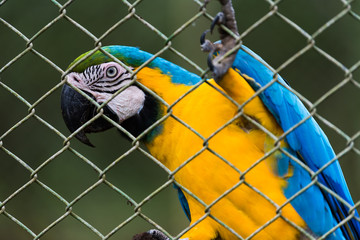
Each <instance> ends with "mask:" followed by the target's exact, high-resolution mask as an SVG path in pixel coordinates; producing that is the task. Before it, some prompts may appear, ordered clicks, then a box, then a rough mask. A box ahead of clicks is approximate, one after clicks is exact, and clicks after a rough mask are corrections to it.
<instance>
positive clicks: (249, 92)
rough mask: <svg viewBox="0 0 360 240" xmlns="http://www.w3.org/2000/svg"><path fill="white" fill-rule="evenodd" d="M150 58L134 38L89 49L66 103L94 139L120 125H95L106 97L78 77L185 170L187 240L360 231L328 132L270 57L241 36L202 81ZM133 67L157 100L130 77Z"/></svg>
mask: <svg viewBox="0 0 360 240" xmlns="http://www.w3.org/2000/svg"><path fill="white" fill-rule="evenodd" d="M104 52H106V53H108V54H110V55H112V56H113V57H115V58H116V59H117V60H118V61H120V62H121V63H122V64H119V62H118V61H114V60H113V59H112V58H111V57H109V56H108V54H105V53H104ZM85 55H89V56H88V57H86V59H82V58H83V57H84V56H85ZM152 57H153V55H151V54H149V53H147V52H144V51H141V50H140V49H138V48H135V47H129V46H108V47H103V48H102V50H101V51H97V52H95V53H93V54H88V53H85V54H83V55H81V56H80V57H79V58H77V59H76V60H75V61H74V62H73V63H72V64H71V65H70V69H72V71H71V72H70V73H69V74H67V76H66V82H67V84H65V85H64V87H63V90H62V96H61V107H62V113H63V117H64V120H65V123H66V125H67V127H68V128H69V130H70V131H71V132H74V131H77V134H76V137H77V138H78V139H79V140H81V141H82V142H84V143H86V144H90V142H89V140H88V138H87V137H86V133H91V132H98V131H104V130H106V129H109V128H111V127H112V124H110V123H109V122H108V121H106V120H104V119H103V118H98V119H96V120H95V121H93V122H91V123H89V122H88V120H90V119H92V118H93V117H94V116H95V115H96V114H97V107H96V106H95V105H94V104H92V103H91V102H90V101H89V100H88V99H87V98H85V97H84V96H83V95H81V94H80V93H78V92H77V91H76V90H74V87H75V88H78V89H80V90H81V91H83V92H85V93H86V94H87V95H88V96H89V97H90V98H92V99H93V100H94V101H96V102H97V103H99V104H101V103H104V102H107V104H106V105H105V106H104V108H103V111H104V114H105V115H106V116H108V117H110V118H111V119H112V120H114V121H115V122H117V123H119V124H120V125H121V126H122V127H124V128H125V129H126V130H127V131H128V132H130V133H131V134H132V135H134V136H139V135H140V134H141V133H142V132H144V131H145V130H147V131H148V132H147V134H145V135H144V136H143V137H142V138H141V141H142V142H143V143H144V144H145V145H146V147H147V148H148V150H149V152H150V153H151V155H153V156H154V157H155V158H156V159H158V160H159V161H160V162H161V163H163V164H164V165H165V166H166V167H167V168H168V169H169V170H170V171H176V173H175V174H174V178H175V180H176V183H177V185H176V188H177V190H178V193H179V198H180V202H181V205H182V207H183V209H184V211H185V213H186V215H187V217H188V218H189V220H190V221H191V225H192V224H194V226H192V227H191V228H190V230H189V231H187V232H186V233H185V234H184V235H183V236H182V237H181V239H189V240H212V239H224V240H225V239H226V240H227V239H238V238H237V236H241V237H242V238H248V237H251V239H262V240H264V239H287V240H290V239H308V238H311V237H313V238H318V237H322V236H323V237H324V236H325V237H326V239H360V225H359V222H358V220H356V217H357V218H358V219H359V215H358V213H357V211H356V210H355V209H354V208H353V206H354V203H353V200H352V199H351V196H350V193H349V190H348V188H347V185H346V182H345V179H344V176H343V173H342V171H341V168H340V165H339V163H338V161H337V160H336V156H335V154H334V151H333V150H332V148H331V145H330V143H329V141H328V139H327V137H326V135H325V134H324V132H323V131H322V130H321V128H320V127H319V125H318V124H317V123H316V121H315V120H314V118H313V117H312V116H311V115H310V114H309V112H308V111H307V109H306V108H305V106H304V105H303V104H302V103H301V101H300V100H299V98H298V97H297V96H296V95H295V94H294V93H293V92H292V91H291V88H290V86H289V85H288V84H287V83H286V82H285V81H284V80H283V79H282V78H281V76H279V75H277V80H276V81H273V75H274V74H273V72H272V71H270V70H269V69H270V68H269V66H268V65H267V63H266V62H265V61H264V60H262V59H261V58H260V57H259V56H258V55H256V54H255V53H254V52H252V51H251V50H250V49H248V48H246V47H245V46H242V47H241V49H240V50H239V51H238V52H237V53H236V54H234V59H233V61H231V64H230V65H229V67H228V68H227V69H225V70H224V71H222V73H221V74H220V75H221V76H220V77H219V76H217V77H216V81H215V80H214V79H209V80H206V82H204V83H202V84H200V85H199V86H198V87H197V88H195V89H194V86H195V85H197V84H199V83H200V82H201V81H202V79H201V78H200V77H199V76H197V75H195V74H193V73H191V72H189V71H187V70H185V69H183V68H181V67H179V66H177V65H175V64H173V63H171V62H168V61H166V60H164V59H162V58H160V57H157V58H155V59H154V60H152V61H151V62H150V63H149V64H147V65H146V66H145V67H143V68H141V69H138V68H139V66H140V65H142V64H143V63H144V62H146V61H147V60H148V59H150V58H152ZM81 59H82V60H81ZM79 60H81V61H79ZM123 65H126V66H127V68H125V67H124V66H123ZM211 67H212V68H213V70H222V69H220V68H217V69H214V65H212V66H211ZM216 67H217V66H215V68H216ZM127 69H132V70H134V71H138V72H137V74H136V81H137V82H138V83H140V84H141V85H143V86H145V87H146V88H147V89H149V90H150V91H151V92H153V93H155V94H156V95H157V96H159V98H158V97H155V96H154V95H153V94H152V93H150V92H149V91H148V90H144V88H143V87H142V86H141V85H139V84H137V83H133V82H132V74H131V72H129V71H128V70H127ZM220 72H221V71H220ZM270 82H273V83H272V84H269V83H270ZM265 86H266V87H265ZM119 89H123V91H121V92H120V93H119V94H117V95H116V96H113V94H114V93H116V92H117V91H118V90H119ZM225 95H227V96H225ZM180 97H183V98H182V99H181V100H180V101H178V102H177V100H178V99H179V98H180ZM230 98H231V99H230ZM174 103H175V104H174ZM173 104H174V105H173ZM168 106H171V108H169V107H168ZM239 106H241V107H240V108H239ZM169 112H171V115H170V116H169V117H168V118H166V119H165V120H163V121H161V122H159V124H157V125H156V126H154V125H153V124H154V123H155V122H156V121H157V120H159V119H160V118H162V117H163V116H165V115H166V114H169ZM87 122H88V123H87ZM85 123H87V125H86V126H85V127H82V128H80V127H81V126H82V125H83V124H85ZM188 126H190V127H191V129H192V130H190V129H189V127H188ZM149 127H151V128H150V129H151V130H149ZM79 128H80V129H79ZM264 129H266V131H264ZM214 133H215V134H214ZM284 133H285V134H284ZM274 147H276V148H275V149H274ZM184 163H186V164H184ZM192 195H196V197H197V198H198V199H199V200H200V201H199V200H197V199H196V198H194V197H193V196H192ZM209 206H210V207H209ZM199 219H201V221H199ZM195 223H196V224H195ZM225 225H226V226H227V227H225ZM151 233H154V234H155V235H156V234H158V235H159V236H160V235H161V234H160V233H159V232H156V231H152V232H151ZM154 239H163V238H162V237H154Z"/></svg>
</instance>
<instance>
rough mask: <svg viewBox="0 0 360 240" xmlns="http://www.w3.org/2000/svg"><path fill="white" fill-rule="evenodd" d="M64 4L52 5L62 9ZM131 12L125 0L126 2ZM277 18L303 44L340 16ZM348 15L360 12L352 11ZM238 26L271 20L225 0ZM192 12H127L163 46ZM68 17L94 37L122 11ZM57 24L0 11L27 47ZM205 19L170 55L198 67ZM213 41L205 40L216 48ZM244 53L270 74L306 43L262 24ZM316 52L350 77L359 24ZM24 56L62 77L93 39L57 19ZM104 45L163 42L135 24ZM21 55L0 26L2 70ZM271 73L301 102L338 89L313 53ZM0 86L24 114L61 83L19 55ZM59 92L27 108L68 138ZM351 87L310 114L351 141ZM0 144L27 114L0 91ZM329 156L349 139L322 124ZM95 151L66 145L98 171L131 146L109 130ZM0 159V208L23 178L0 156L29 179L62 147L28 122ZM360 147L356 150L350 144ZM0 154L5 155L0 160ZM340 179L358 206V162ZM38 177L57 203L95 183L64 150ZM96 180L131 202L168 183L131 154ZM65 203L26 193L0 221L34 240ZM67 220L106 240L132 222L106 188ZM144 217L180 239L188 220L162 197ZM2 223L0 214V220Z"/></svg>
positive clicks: (78, 11) (76, 8)
mask: <svg viewBox="0 0 360 240" xmlns="http://www.w3.org/2000/svg"><path fill="white" fill-rule="evenodd" d="M65 2H66V1H59V3H60V4H64V3H65ZM130 2H134V1H130ZM277 7H278V10H279V12H280V13H281V14H283V15H285V16H286V17H287V18H289V19H290V20H292V21H293V22H295V23H296V24H297V25H298V26H300V27H301V28H302V29H303V30H305V31H306V32H308V33H309V34H313V33H314V32H315V31H316V30H317V29H318V28H319V27H321V26H322V25H324V24H325V23H326V22H328V21H329V20H330V19H332V18H333V17H334V16H336V15H337V14H339V13H340V12H341V11H343V9H344V6H343V4H342V2H341V1H338V0H284V1H281V2H280V3H279V4H278V5H277ZM351 7H352V9H353V11H354V12H357V13H358V14H359V13H360V4H359V1H353V3H352V4H351ZM234 8H235V10H236V16H237V21H238V26H239V31H240V32H243V31H245V30H246V29H248V28H249V27H250V26H251V25H253V24H254V23H255V22H256V21H258V20H259V19H260V18H261V17H263V16H264V15H266V14H267V13H268V12H269V9H270V6H269V4H268V3H267V1H263V0H234ZM218 10H219V4H218V3H216V2H215V1H214V2H213V3H211V4H210V5H209V6H208V12H209V13H210V14H212V15H213V16H214V15H215V14H216V12H217V11H218ZM198 11H199V5H198V4H196V3H194V2H193V1H192V0H144V1H142V2H141V3H140V4H138V5H137V6H136V14H138V15H139V16H141V17H142V18H143V19H145V20H146V21H147V22H149V23H150V24H151V25H153V26H154V27H156V28H157V29H158V30H160V31H161V32H162V33H163V34H165V35H166V36H170V35H171V34H172V33H173V32H175V31H176V29H177V28H179V27H180V26H181V25H183V24H184V23H185V22H186V21H188V20H189V19H190V18H191V17H193V16H194V15H195V14H196V13H198ZM66 14H67V16H69V17H71V18H72V19H74V20H75V21H76V22H78V23H79V24H81V25H82V26H83V27H84V28H86V29H87V30H88V31H90V32H91V33H92V34H94V35H95V36H97V37H100V36H101V35H102V34H103V33H104V32H105V31H106V30H107V29H108V28H110V27H111V26H112V25H113V24H115V23H116V22H117V21H119V20H120V19H121V18H123V17H124V16H126V15H127V14H128V7H126V6H125V5H124V4H123V3H122V1H119V0H103V1H96V0H82V1H81V0H78V1H75V2H73V3H72V4H70V5H69V6H68V7H67V8H66ZM57 16H59V8H58V7H57V6H56V5H55V4H53V3H52V1H50V0H13V1H5V3H4V2H3V5H1V6H0V18H2V19H4V20H5V21H7V22H8V23H10V24H11V25H12V26H14V27H15V28H16V29H18V30H19V31H21V32H22V33H23V34H24V35H25V36H26V37H28V38H31V37H32V36H33V35H34V34H36V33H37V32H38V31H40V30H41V29H42V28H43V27H44V26H46V25H47V24H48V23H49V22H50V21H52V20H53V19H55V18H56V17H57ZM209 24H210V21H209V20H208V19H206V18H205V17H201V18H199V19H198V20H196V21H195V22H194V23H192V24H191V25H190V26H189V27H187V28H186V29H185V30H184V31H183V32H181V33H180V34H179V35H177V36H176V37H175V38H174V39H173V40H172V46H173V47H174V48H176V49H177V50H178V51H180V52H181V53H183V54H184V55H186V56H187V57H188V58H190V59H191V60H192V61H194V62H195V63H196V64H198V65H199V66H201V67H202V68H203V69H205V68H206V54H204V53H202V52H201V51H200V48H199V36H200V34H201V33H202V32H203V31H204V30H205V29H207V28H208V27H209ZM216 38H217V35H215V36H213V37H212V39H213V40H215V39H216ZM243 42H244V44H246V45H247V46H248V47H250V48H251V49H252V50H254V51H255V52H256V53H258V54H259V55H261V56H262V57H263V58H264V59H265V60H266V61H267V62H268V63H269V64H270V65H271V66H272V67H273V68H275V69H276V68H278V67H279V66H280V65H281V64H283V63H284V62H285V61H286V60H287V59H288V58H290V57H291V56H293V55H294V54H295V53H296V52H298V51H299V50H300V49H302V48H304V47H305V46H306V45H307V40H306V38H305V37H304V36H302V35H301V34H300V33H299V32H298V31H296V30H295V29H294V28H293V27H291V26H290V25H289V24H287V23H285V22H284V21H283V20H281V19H280V18H279V17H277V16H272V17H270V18H269V19H267V20H266V21H265V22H264V23H262V24H261V25H260V26H259V27H257V28H256V29H255V30H254V31H252V32H251V33H250V34H248V35H246V36H245V38H244V39H243ZM315 42H316V45H317V46H318V47H319V48H321V49H322V50H324V51H325V52H327V53H328V54H329V55H331V56H332V57H333V58H335V59H336V60H337V61H339V62H341V63H342V64H343V65H344V66H345V67H347V68H350V67H351V66H353V65H354V64H355V63H356V62H358V61H359V60H360V44H359V43H360V21H358V20H356V19H355V18H353V17H351V16H350V15H349V14H346V15H345V16H344V17H342V18H341V19H340V20H339V21H337V22H336V23H334V24H333V25H332V26H331V27H330V28H328V29H326V30H325V31H324V32H323V33H322V34H320V35H319V36H317V37H316V39H315ZM32 43H33V48H34V49H35V50H37V51H38V52H40V53H41V54H43V55H44V56H46V57H47V58H48V59H49V60H50V61H52V62H53V63H55V64H56V65H57V66H59V67H60V68H61V69H63V70H64V69H66V67H67V66H68V64H69V63H70V62H71V61H72V60H74V59H75V58H76V57H77V56H79V55H80V54H81V53H83V52H85V51H88V50H90V49H92V48H93V47H94V41H93V40H92V39H91V38H90V37H88V36H87V35H86V34H85V33H83V32H82V31H81V30H79V29H78V28H77V27H75V26H74V25H73V24H71V23H70V22H69V21H67V20H65V19H60V20H59V21H57V22H56V23H55V24H53V25H52V26H51V27H50V28H49V29H47V30H46V31H45V32H43V33H42V34H41V35H40V36H39V37H38V38H36V39H35V40H34V41H33V42H32ZM102 44H103V45H113V44H120V45H131V46H138V47H140V48H141V49H143V50H146V51H148V52H151V53H156V52H158V51H159V50H160V49H161V48H162V47H163V46H164V44H165V41H164V40H163V39H162V38H160V37H159V36H158V35H157V34H155V33H154V32H152V31H151V30H149V28H147V27H146V26H144V25H143V24H142V23H141V22H139V21H138V20H136V19H134V18H131V19H130V20H128V21H126V22H125V23H124V24H122V25H120V26H119V27H117V28H116V29H115V31H113V32H111V33H110V34H109V35H108V36H106V37H105V38H104V40H103V41H102ZM25 48H26V42H25V41H24V40H23V39H22V38H20V37H19V36H18V35H17V34H16V33H14V31H12V30H11V29H9V28H8V27H7V26H6V25H4V24H3V23H1V22H0V69H2V68H3V67H4V66H5V65H6V64H7V63H8V62H9V61H11V60H12V59H13V58H14V57H15V56H17V55H18V54H20V53H21V52H22V51H23V50H25ZM161 56H162V57H164V58H166V59H168V60H170V61H172V62H174V63H176V64H179V65H181V66H183V67H184V68H186V69H188V70H190V71H193V72H195V73H197V74H199V73H200V72H199V71H197V70H196V69H194V68H193V67H192V66H190V65H189V64H188V63H186V62H185V61H184V60H183V59H181V58H180V57H178V56H176V55H175V54H173V53H172V52H170V51H166V52H165V53H164V54H162V55H161ZM280 73H281V75H282V76H283V77H284V78H285V79H287V81H288V82H289V83H290V84H291V86H292V87H293V88H294V89H296V90H297V91H298V92H299V93H300V94H302V95H303V96H304V97H306V98H307V99H308V100H310V101H311V102H315V101H317V100H318V99H319V98H320V97H321V96H322V95H323V94H325V93H326V92H328V91H329V90H330V89H332V88H333V87H334V86H336V85H337V84H339V83H340V82H341V81H342V80H343V79H344V78H345V72H344V71H342V70H341V69H340V68H339V67H337V66H336V65H335V64H334V63H332V62H331V61H329V60H327V59H326V58H324V57H323V56H321V55H320V54H319V53H318V52H316V51H315V50H313V49H312V50H310V51H307V52H306V53H305V54H304V55H302V56H301V57H299V58H298V59H296V60H295V61H294V62H293V63H291V64H290V65H289V66H287V67H286V68H285V69H283V70H282V71H281V72H280ZM352 74H353V76H354V79H355V80H357V81H358V83H359V79H360V70H357V71H354V72H353V73H352ZM0 78H1V79H0V81H1V82H2V83H4V84H5V85H7V86H8V87H10V88H11V89H13V90H14V91H16V92H17V93H18V94H19V95H21V96H22V97H23V98H24V99H26V100H27V101H28V102H29V103H31V104H33V103H34V102H35V101H37V100H38V99H39V98H40V97H41V96H42V95H43V94H45V93H46V92H47V91H48V90H50V89H51V88H53V87H54V86H56V84H58V83H59V81H60V78H61V73H59V72H58V71H57V70H56V69H54V68H53V67H51V66H50V65H49V64H48V63H46V62H45V61H43V60H42V59H40V58H39V57H38V56H36V55H34V54H33V53H31V52H28V53H26V54H25V55H24V56H22V57H21V58H20V59H19V60H17V61H16V62H14V63H13V64H12V65H11V66H9V67H7V68H6V69H4V70H3V71H2V72H0ZM60 90H61V88H59V89H57V90H56V91H54V92H53V93H52V94H51V95H49V96H48V97H46V98H45V99H44V100H43V101H41V102H40V104H38V105H37V106H36V108H35V110H36V114H37V115H38V116H40V117H41V118H42V119H44V120H45V121H47V122H48V123H50V124H51V125H52V126H54V127H55V128H56V129H58V130H59V131H60V132H61V133H63V134H64V135H66V136H68V135H69V132H68V130H67V129H66V127H65V124H64V122H63V121H62V117H61V112H60V101H59V98H60ZM359 93H360V89H359V88H357V87H355V85H354V84H352V83H347V84H345V85H344V86H343V87H342V88H341V89H340V90H338V91H336V92H335V93H334V94H332V95H331V96H330V97H329V98H327V99H326V100H325V101H323V102H322V103H321V104H320V105H319V106H318V108H317V112H318V113H319V114H320V115H321V116H323V117H325V118H326V119H327V120H328V121H330V122H331V123H333V124H334V125H335V126H337V127H338V128H339V129H341V131H343V132H344V133H345V134H347V135H348V136H353V135H354V134H355V133H356V132H359V131H360V125H359V122H360V112H359V109H360V108H359V107H360V95H359ZM0 103H1V107H0V112H1V113H0V136H1V135H3V134H4V133H5V132H6V131H7V130H8V129H9V128H11V127H12V126H14V125H15V124H16V123H17V122H19V121H20V120H21V119H23V118H24V117H26V116H27V115H28V107H27V106H26V105H25V104H24V103H22V102H21V101H20V100H19V99H18V98H16V97H15V96H14V95H13V94H11V93H10V92H9V91H8V90H6V89H5V88H4V87H3V86H1V85H0ZM321 126H322V127H323V128H324V131H325V132H326V133H327V135H328V136H329V139H330V141H331V142H332V144H333V147H334V149H335V151H336V152H337V153H339V152H341V151H342V150H343V149H344V148H345V147H346V146H347V141H346V140H345V139H344V138H343V137H342V136H340V135H339V134H338V133H337V132H336V131H334V130H332V129H330V128H328V127H327V126H326V125H324V124H322V123H321ZM91 140H92V142H93V143H94V144H95V145H96V148H90V147H87V146H84V145H82V144H80V143H79V142H78V141H77V140H72V141H71V146H72V147H73V148H75V149H76V150H77V151H78V152H79V153H81V154H82V155H84V156H85V157H86V158H88V159H89V160H90V161H91V162H92V163H93V164H95V165H96V166H98V167H99V168H100V169H104V168H105V167H107V166H108V165H109V164H110V163H111V162H112V161H114V160H115V159H116V158H118V157H119V156H121V154H122V153H124V152H125V151H126V150H127V149H129V147H130V146H131V145H130V143H129V142H128V141H126V140H124V139H123V138H122V137H121V136H120V134H118V132H117V131H116V130H112V131H108V132H105V133H101V134H96V135H94V136H91ZM2 142H3V148H1V149H0V201H4V200H5V199H7V198H8V197H9V196H10V195H11V194H12V193H14V192H15V191H16V190H17V189H19V188H20V187H21V186H23V185H24V184H25V183H27V182H28V181H29V180H30V172H29V171H28V170H26V169H25V168H24V167H23V166H22V165H21V164H20V163H19V162H17V161H16V160H15V159H14V158H13V157H11V156H9V154H8V153H6V151H10V152H12V153H13V154H15V155H16V156H17V157H18V158H19V159H21V160H22V161H24V162H26V164H28V165H29V166H30V167H31V168H33V169H36V168H37V167H38V166H40V165H41V164H42V163H43V162H44V161H46V160H47V159H48V158H49V157H51V156H53V155H54V154H55V153H56V152H57V151H59V150H60V149H61V148H62V146H63V140H62V139H61V138H60V137H59V136H58V135H57V134H55V133H54V132H53V131H52V130H50V129H49V128H47V127H46V126H44V125H43V124H42V123H40V122H39V121H38V120H36V119H35V118H34V117H31V118H29V119H28V120H27V121H25V122H24V123H23V124H21V125H20V126H19V127H17V128H16V129H14V130H13V131H12V132H11V133H10V134H8V135H7V136H6V137H5V138H3V139H2ZM355 146H357V148H359V149H360V140H359V139H357V140H355ZM5 149H7V150H5ZM340 163H341V166H342V167H343V170H344V173H345V177H346V179H347V182H348V185H349V188H350V191H351V192H352V195H353V198H354V201H359V200H360V174H359V171H360V156H359V155H357V154H355V153H354V152H353V151H350V152H348V153H346V154H345V155H344V156H343V157H341V158H340ZM37 175H38V179H39V180H40V181H42V182H43V183H45V184H46V185H47V186H49V187H50V188H51V189H53V190H54V191H56V192H57V193H58V194H60V195H61V196H62V197H63V198H64V199H66V200H67V201H68V202H71V201H73V200H74V199H75V198H76V197H77V196H78V195H79V194H81V193H82V192H84V191H85V190H86V189H87V188H89V187H90V186H91V185H93V184H94V183H96V182H97V181H98V174H97V172H96V171H94V169H92V167H91V166H89V164H87V163H85V162H84V161H83V160H81V159H80V158H78V157H76V156H75V155H74V154H73V153H71V152H70V151H65V152H63V153H61V154H60V155H59V156H57V157H56V158H54V159H53V160H52V161H51V162H50V163H49V164H47V165H46V166H45V167H44V168H42V169H41V170H40V171H39V172H38V174H37ZM106 179H108V180H109V181H110V182H111V183H113V184H114V185H115V186H116V187H118V188H119V189H121V190H122V191H124V192H126V193H127V194H128V195H129V196H130V197H132V198H133V199H135V200H136V201H137V202H140V201H141V200H142V199H144V198H145V197H146V196H147V195H148V194H150V193H151V192H152V191H154V190H155V189H157V188H158V187H160V186H161V185H162V184H163V183H165V182H166V180H167V175H166V173H165V172H164V171H163V170H161V169H160V168H159V167H158V166H157V165H156V164H155V163H153V162H152V161H151V160H149V159H147V158H146V157H144V156H143V155H142V154H141V153H139V152H134V153H132V154H130V156H128V157H126V158H125V159H123V160H122V161H120V162H119V163H118V164H117V165H116V166H115V167H114V168H113V169H111V170H110V171H109V172H108V173H107V174H106ZM65 207H66V206H65V205H64V203H62V202H61V201H59V200H58V199H57V198H56V197H54V196H53V195H52V194H50V193H49V192H48V191H46V190H45V189H44V188H42V187H40V186H39V185H38V184H36V183H33V184H31V185H30V186H28V187H27V188H25V189H24V190H23V191H21V192H20V193H18V194H17V195H16V196H14V197H13V198H12V199H11V200H10V201H9V202H7V204H6V211H7V212H8V213H10V214H11V215H12V216H14V217H15V218H17V219H18V220H19V221H21V222H22V223H23V224H25V225H26V226H28V227H29V228H30V229H31V230H32V231H33V232H34V233H36V234H38V233H40V232H41V231H42V230H43V229H44V228H46V227H47V226H48V225H49V224H51V223H52V222H54V221H55V220H56V219H58V218H59V217H61V216H62V215H63V214H64V213H65ZM73 211H74V212H75V213H76V214H78V215H79V216H81V217H82V218H83V219H84V220H86V221H87V222H88V223H90V224H91V225H92V226H94V227H95V228H96V229H98V230H99V231H100V232H101V233H102V234H104V235H106V234H107V233H109V232H110V231H111V230H112V229H114V228H115V227H116V226H118V225H119V224H121V223H122V222H123V221H124V220H126V219H127V218H129V217H130V216H131V215H132V214H133V207H132V206H131V205H130V204H129V203H128V202H127V200H126V199H125V198H123V197H121V195H119V194H118V193H116V192H115V191H113V190H111V189H110V188H109V187H108V186H106V185H104V184H101V185H99V186H98V187H97V188H95V189H94V190H93V191H91V192H90V193H89V194H87V195H86V196H85V197H83V198H81V199H80V200H79V201H78V202H76V203H75V204H74V205H73ZM142 212H143V213H145V214H146V215H147V216H149V217H150V218H151V219H153V220H154V221H156V222H157V223H158V224H160V225H161V226H162V227H164V228H165V229H167V230H168V231H169V232H170V233H171V234H173V235H176V234H178V233H179V232H180V231H181V230H182V229H183V228H184V227H186V226H187V224H188V222H187V220H186V218H185V215H184V214H183V213H182V210H181V207H180V204H178V201H177V196H176V192H175V191H174V190H173V189H172V187H168V188H166V189H165V190H164V191H161V192H160V194H159V195H157V196H156V197H154V198H153V199H152V200H151V201H149V202H148V203H146V204H145V205H144V206H143V207H142ZM0 213H1V212H0ZM150 228H153V227H152V226H151V225H150V224H148V223H147V222H146V221H144V220H143V219H141V218H136V219H135V220H134V221H132V222H130V223H129V224H127V225H126V226H125V227H124V228H121V229H120V230H119V231H118V232H117V233H116V234H114V235H113V236H112V237H111V238H110V239H130V238H131V236H133V235H134V234H135V233H139V232H142V231H145V230H148V229H150ZM0 239H6V240H25V239H32V237H31V235H30V234H29V233H27V232H26V231H25V230H24V229H22V228H21V227H19V226H18V225H17V224H16V223H14V222H13V221H11V220H10V219H8V218H7V217H6V216H5V215H4V214H0ZM41 239H54V240H57V239H62V240H63V239H77V240H79V239H86V240H89V239H99V237H98V236H97V235H96V234H95V233H94V232H92V231H91V230H89V229H88V228H87V227H85V226H84V225H83V224H81V223H80V222H79V221H77V220H75V219H74V218H73V217H71V216H68V217H66V218H65V219H64V220H63V221H61V222H60V223H59V224H57V225H56V226H55V227H54V228H52V229H51V230H50V231H48V232H47V233H46V234H45V235H44V236H43V237H41Z"/></svg>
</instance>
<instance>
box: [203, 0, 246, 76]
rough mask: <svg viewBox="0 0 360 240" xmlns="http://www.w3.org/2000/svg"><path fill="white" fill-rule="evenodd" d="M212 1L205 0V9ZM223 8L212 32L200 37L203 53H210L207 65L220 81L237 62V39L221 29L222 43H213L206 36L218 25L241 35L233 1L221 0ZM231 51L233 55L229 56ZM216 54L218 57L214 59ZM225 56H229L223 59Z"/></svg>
mask: <svg viewBox="0 0 360 240" xmlns="http://www.w3.org/2000/svg"><path fill="white" fill-rule="evenodd" d="M209 1H210V0H205V2H204V7H206V5H207V4H208V3H209ZM219 1H220V3H221V6H222V11H221V12H219V13H218V14H217V15H216V16H215V18H214V20H213V21H212V23H211V25H210V30H206V31H205V32H204V33H203V34H202V35H201V37H200V44H201V45H200V46H201V50H202V51H203V52H209V55H208V59H207V64H208V66H209V68H210V70H211V71H212V72H213V75H214V79H215V80H216V81H220V80H221V78H222V76H223V75H224V74H225V73H226V72H227V70H228V69H229V68H230V67H231V66H232V63H233V62H234V60H235V57H236V53H237V51H238V49H236V44H237V39H236V38H234V37H233V36H231V35H230V34H229V33H228V32H227V31H225V30H224V29H222V28H221V27H220V28H219V33H220V39H221V42H215V43H213V42H211V41H209V40H208V39H206V34H207V33H208V32H209V31H210V33H212V32H213V30H214V28H215V26H216V25H224V26H225V27H227V28H228V29H229V30H230V31H232V32H233V33H234V34H235V35H239V33H238V30H237V25H236V20H235V12H234V9H233V7H232V4H231V0H219ZM229 51H231V53H229V54H227V53H228V52H229ZM214 54H215V55H216V57H215V58H214ZM225 54H227V56H225V57H223V56H224V55H225Z"/></svg>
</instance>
